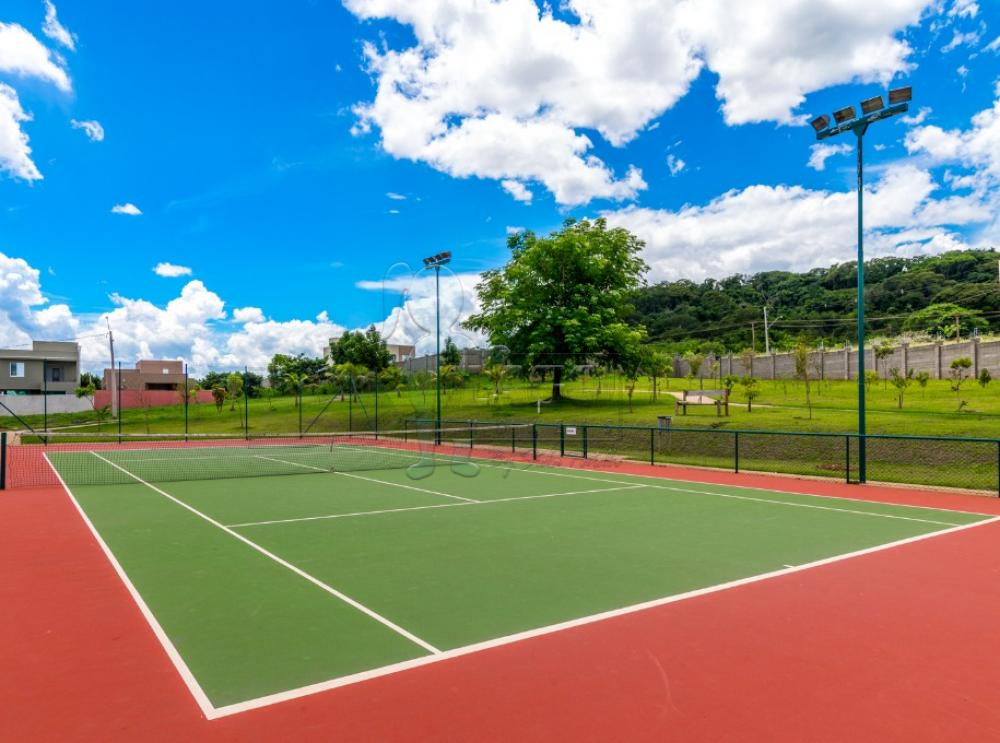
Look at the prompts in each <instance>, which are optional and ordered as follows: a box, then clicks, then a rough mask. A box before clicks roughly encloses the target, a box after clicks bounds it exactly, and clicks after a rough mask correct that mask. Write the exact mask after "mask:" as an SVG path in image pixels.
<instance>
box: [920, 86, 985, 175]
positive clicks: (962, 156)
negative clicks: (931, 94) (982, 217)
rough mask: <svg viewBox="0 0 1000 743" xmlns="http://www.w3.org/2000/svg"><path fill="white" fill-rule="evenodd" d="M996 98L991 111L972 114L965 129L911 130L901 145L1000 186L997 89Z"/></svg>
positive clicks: (924, 128) (922, 128) (927, 127)
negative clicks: (971, 169)
mask: <svg viewBox="0 0 1000 743" xmlns="http://www.w3.org/2000/svg"><path fill="white" fill-rule="evenodd" d="M998 88H1000V86H998ZM997 94H998V97H997V99H996V100H995V101H994V102H993V106H992V108H987V109H985V110H983V111H980V112H979V113H977V114H975V115H974V116H973V117H972V120H971V125H970V126H969V128H968V129H965V130H960V129H950V130H945V129H942V128H941V127H939V126H922V127H918V128H916V129H911V130H910V131H909V133H907V135H906V139H905V141H904V143H905V145H906V149H907V151H908V152H910V153H914V154H923V155H927V156H929V157H930V158H932V160H933V161H934V162H936V163H959V164H961V165H965V166H967V167H969V168H974V169H975V170H976V171H977V172H978V174H979V176H980V177H981V178H982V179H984V180H985V179H989V180H991V181H992V182H993V183H994V184H1000V89H998V91H997Z"/></svg>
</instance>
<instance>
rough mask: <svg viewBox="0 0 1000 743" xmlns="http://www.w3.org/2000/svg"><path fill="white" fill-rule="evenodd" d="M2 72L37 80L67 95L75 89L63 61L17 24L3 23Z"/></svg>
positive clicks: (0, 38)
mask: <svg viewBox="0 0 1000 743" xmlns="http://www.w3.org/2000/svg"><path fill="white" fill-rule="evenodd" d="M0 72H9V73H12V74H14V75H19V76H21V77H36V78H39V79H41V80H44V81H46V82H49V83H52V84H53V85H55V86H56V87H57V88H59V90H61V91H63V92H65V93H68V92H69V91H70V90H71V89H72V85H71V84H70V81H69V75H67V74H66V70H65V69H64V68H63V65H62V64H61V62H60V60H59V58H58V57H57V56H56V55H54V54H53V53H52V52H50V51H49V50H48V49H47V48H46V47H45V45H44V44H42V42H40V41H39V40H38V39H37V38H35V36H34V35H33V34H32V33H31V32H29V31H28V30H27V29H25V28H24V27H23V26H19V25H17V24H16V23H0Z"/></svg>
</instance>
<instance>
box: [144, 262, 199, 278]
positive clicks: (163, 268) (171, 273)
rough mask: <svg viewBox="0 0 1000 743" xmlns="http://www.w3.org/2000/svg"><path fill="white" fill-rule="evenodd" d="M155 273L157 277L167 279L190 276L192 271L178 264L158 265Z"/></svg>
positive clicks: (154, 270)
mask: <svg viewBox="0 0 1000 743" xmlns="http://www.w3.org/2000/svg"><path fill="white" fill-rule="evenodd" d="M153 273H155V274H156V275H157V276H162V277H164V278H167V279H173V278H177V277H178V276H190V275H191V269H190V268H188V267H187V266H178V265H177V264H176V263H167V262H163V263H157V264H156V266H155V267H154V268H153Z"/></svg>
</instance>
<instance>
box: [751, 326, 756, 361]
mask: <svg viewBox="0 0 1000 743" xmlns="http://www.w3.org/2000/svg"><path fill="white" fill-rule="evenodd" d="M750 350H751V351H753V352H754V353H757V323H755V322H752V323H750Z"/></svg>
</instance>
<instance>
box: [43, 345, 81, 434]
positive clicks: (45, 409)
mask: <svg viewBox="0 0 1000 743" xmlns="http://www.w3.org/2000/svg"><path fill="white" fill-rule="evenodd" d="M78 371H79V368H78ZM42 429H43V430H44V431H45V432H46V433H48V431H49V368H48V360H47V359H42ZM42 443H44V444H45V445H46V446H48V443H49V437H48V436H46V437H45V438H44V439H42Z"/></svg>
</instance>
